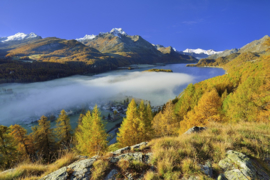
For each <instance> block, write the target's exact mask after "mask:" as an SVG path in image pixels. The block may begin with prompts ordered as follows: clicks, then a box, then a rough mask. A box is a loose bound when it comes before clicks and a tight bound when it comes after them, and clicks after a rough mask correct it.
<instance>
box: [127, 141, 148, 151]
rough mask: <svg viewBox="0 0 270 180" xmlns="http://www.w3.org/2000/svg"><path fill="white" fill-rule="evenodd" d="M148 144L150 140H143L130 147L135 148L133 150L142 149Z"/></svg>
mask: <svg viewBox="0 0 270 180" xmlns="http://www.w3.org/2000/svg"><path fill="white" fill-rule="evenodd" d="M147 144H148V142H142V143H140V144H135V145H133V146H130V148H131V149H133V150H136V149H140V148H141V147H143V146H146V145H147Z"/></svg>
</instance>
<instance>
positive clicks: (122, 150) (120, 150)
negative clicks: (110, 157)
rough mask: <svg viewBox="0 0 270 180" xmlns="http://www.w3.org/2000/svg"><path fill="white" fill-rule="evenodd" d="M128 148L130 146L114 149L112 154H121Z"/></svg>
mask: <svg viewBox="0 0 270 180" xmlns="http://www.w3.org/2000/svg"><path fill="white" fill-rule="evenodd" d="M129 150H130V146H127V147H124V148H121V149H118V150H116V151H114V152H113V154H115V155H117V154H122V153H123V152H124V151H129Z"/></svg>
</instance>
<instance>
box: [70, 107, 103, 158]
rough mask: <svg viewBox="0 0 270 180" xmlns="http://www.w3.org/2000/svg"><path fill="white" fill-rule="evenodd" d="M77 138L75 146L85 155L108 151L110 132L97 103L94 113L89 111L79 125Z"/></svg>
mask: <svg viewBox="0 0 270 180" xmlns="http://www.w3.org/2000/svg"><path fill="white" fill-rule="evenodd" d="M75 138H76V142H77V144H76V146H75V148H76V150H77V151H79V152H80V153H81V154H83V155H87V156H93V155H99V154H102V153H104V152H105V151H106V149H107V146H108V140H107V138H108V134H107V133H106V130H105V125H104V122H103V121H102V118H101V116H100V112H99V110H98V107H97V105H96V106H95V107H94V109H93V112H92V114H91V113H90V111H88V112H87V113H86V114H85V116H83V117H82V123H81V124H80V125H79V126H78V130H77V131H76V133H75Z"/></svg>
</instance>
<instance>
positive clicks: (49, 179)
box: [41, 167, 68, 180]
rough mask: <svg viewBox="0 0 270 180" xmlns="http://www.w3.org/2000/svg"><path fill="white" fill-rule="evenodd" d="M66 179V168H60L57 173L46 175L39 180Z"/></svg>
mask: <svg viewBox="0 0 270 180" xmlns="http://www.w3.org/2000/svg"><path fill="white" fill-rule="evenodd" d="M67 177H68V173H67V167H62V168H61V169H58V170H57V171H54V172H52V173H51V174H48V175H47V176H45V177H43V178H41V180H66V179H67Z"/></svg>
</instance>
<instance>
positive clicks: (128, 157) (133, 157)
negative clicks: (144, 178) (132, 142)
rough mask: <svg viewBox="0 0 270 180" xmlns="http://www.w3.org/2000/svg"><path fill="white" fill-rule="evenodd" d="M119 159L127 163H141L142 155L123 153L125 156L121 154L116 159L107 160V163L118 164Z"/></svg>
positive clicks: (138, 153) (139, 153)
mask: <svg viewBox="0 0 270 180" xmlns="http://www.w3.org/2000/svg"><path fill="white" fill-rule="evenodd" d="M120 159H125V160H127V161H141V162H142V161H143V153H141V152H135V153H125V154H121V155H119V156H116V157H111V158H109V161H110V162H111V163H116V162H118V161H119V160H120Z"/></svg>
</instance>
